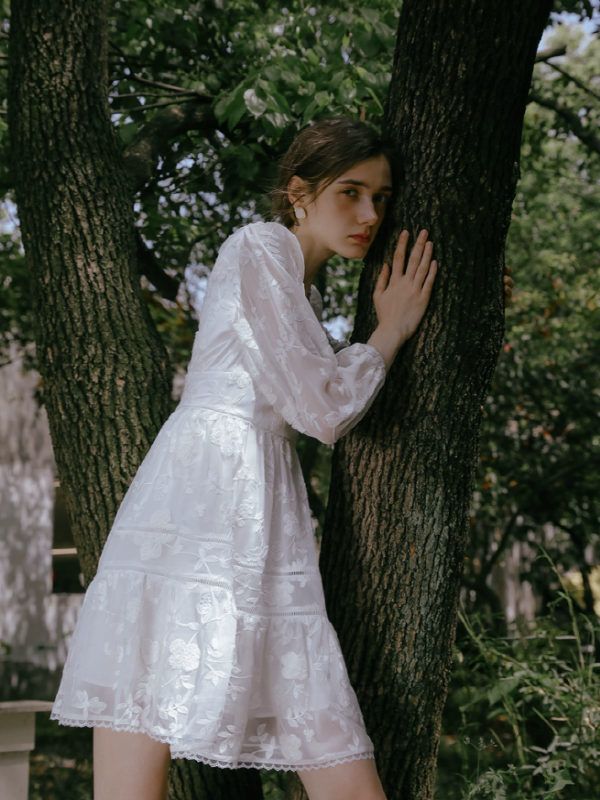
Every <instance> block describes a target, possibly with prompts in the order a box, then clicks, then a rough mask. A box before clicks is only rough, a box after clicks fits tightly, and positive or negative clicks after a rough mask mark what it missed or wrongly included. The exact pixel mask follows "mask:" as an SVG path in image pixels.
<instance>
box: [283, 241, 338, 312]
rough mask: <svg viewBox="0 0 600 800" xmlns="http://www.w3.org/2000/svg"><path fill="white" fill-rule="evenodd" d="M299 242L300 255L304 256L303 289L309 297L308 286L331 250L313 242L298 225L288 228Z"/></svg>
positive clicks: (329, 256) (325, 261)
mask: <svg viewBox="0 0 600 800" xmlns="http://www.w3.org/2000/svg"><path fill="white" fill-rule="evenodd" d="M289 230H290V233H293V234H294V236H295V237H296V239H298V242H299V244H300V249H301V250H302V255H303V256H304V291H305V292H306V296H307V297H310V288H311V286H312V283H313V281H314V279H315V278H316V276H317V273H318V272H319V270H320V269H321V267H322V266H323V264H326V263H327V261H328V260H329V259H330V258H331V256H332V255H333V251H332V250H329V249H327V248H325V247H323V246H322V245H320V244H318V243H317V242H315V240H314V239H313V238H312V236H310V234H308V233H307V232H306V231H304V230H302V228H301V227H300V226H299V225H294V226H293V227H292V228H290V229H289Z"/></svg>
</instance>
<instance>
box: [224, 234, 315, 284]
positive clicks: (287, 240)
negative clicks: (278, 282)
mask: <svg viewBox="0 0 600 800" xmlns="http://www.w3.org/2000/svg"><path fill="white" fill-rule="evenodd" d="M226 245H227V246H231V245H234V246H237V247H244V246H245V247H247V248H249V249H250V250H252V251H254V250H256V249H259V250H265V251H267V252H268V253H269V254H270V255H271V256H273V257H274V258H275V259H277V261H278V262H279V263H280V264H281V265H282V266H284V267H285V266H286V265H287V264H290V265H293V269H294V271H295V273H296V274H297V275H298V276H299V277H300V280H303V278H304V257H303V255H302V249H301V247H300V243H299V241H298V239H297V238H296V237H295V236H294V234H293V233H292V232H291V231H290V230H289V229H288V228H286V227H285V225H282V224H281V223H280V222H264V221H262V220H259V221H258V222H249V223H248V224H247V225H242V226H241V227H240V228H238V229H237V230H236V231H234V232H233V233H232V234H231V236H229V238H228V239H226V241H225V242H224V244H223V248H224V247H225V246H226Z"/></svg>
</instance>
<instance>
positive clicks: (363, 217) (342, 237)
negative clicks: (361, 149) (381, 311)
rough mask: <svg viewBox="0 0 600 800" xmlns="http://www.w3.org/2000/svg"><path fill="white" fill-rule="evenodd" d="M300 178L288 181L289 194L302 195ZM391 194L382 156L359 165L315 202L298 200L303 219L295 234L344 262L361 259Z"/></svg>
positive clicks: (301, 198)
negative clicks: (346, 259)
mask: <svg viewBox="0 0 600 800" xmlns="http://www.w3.org/2000/svg"><path fill="white" fill-rule="evenodd" d="M302 186H303V184H302V182H301V180H300V178H297V176H294V178H292V181H290V187H289V188H290V193H291V194H292V199H293V192H294V191H295V190H296V189H299V190H300V191H299V192H298V194H300V193H301V191H302ZM391 193H392V171H391V169H390V164H389V161H388V160H387V158H386V157H385V156H384V155H379V156H377V157H375V158H369V159H368V160H366V161H360V162H359V163H358V164H354V166H352V167H350V169H348V170H347V171H346V172H344V173H343V175H340V177H339V178H336V179H335V180H334V181H333V183H330V184H329V186H327V187H326V188H325V189H324V190H323V191H322V192H321V193H320V194H319V195H317V197H316V198H315V199H312V198H311V197H309V196H307V195H304V197H298V200H297V201H296V203H295V207H296V208H298V207H299V206H302V207H303V208H304V209H305V211H306V218H305V219H301V220H299V221H298V222H297V223H296V225H295V226H294V231H297V230H298V229H301V230H302V237H303V238H306V237H307V236H309V237H310V239H312V240H313V244H314V245H315V246H316V247H317V248H319V249H321V248H322V249H325V250H331V251H333V252H334V253H339V254H340V255H341V256H343V257H345V258H364V257H365V255H366V254H367V251H368V250H369V247H370V246H371V244H372V243H373V239H374V238H375V234H376V233H377V231H378V230H379V226H380V225H381V223H382V221H383V218H384V216H385V209H386V204H387V203H388V201H389V198H390V196H391Z"/></svg>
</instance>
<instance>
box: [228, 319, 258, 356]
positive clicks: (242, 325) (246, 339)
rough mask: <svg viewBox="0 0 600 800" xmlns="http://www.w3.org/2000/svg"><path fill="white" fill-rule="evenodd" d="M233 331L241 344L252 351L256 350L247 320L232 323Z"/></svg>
mask: <svg viewBox="0 0 600 800" xmlns="http://www.w3.org/2000/svg"><path fill="white" fill-rule="evenodd" d="M233 329H234V330H235V332H236V333H237V335H238V336H239V337H240V340H241V342H242V344H245V345H246V347H250V348H252V350H258V345H257V344H256V340H255V339H254V334H253V333H252V328H251V327H250V323H249V322H248V320H247V319H244V318H242V319H241V320H240V321H239V322H234V323H233Z"/></svg>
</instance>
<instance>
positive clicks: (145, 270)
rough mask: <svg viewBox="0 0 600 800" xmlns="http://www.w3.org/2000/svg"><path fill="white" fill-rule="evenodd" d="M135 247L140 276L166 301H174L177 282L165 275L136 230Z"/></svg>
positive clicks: (177, 287) (177, 286)
mask: <svg viewBox="0 0 600 800" xmlns="http://www.w3.org/2000/svg"><path fill="white" fill-rule="evenodd" d="M135 247H136V254H137V266H138V272H139V273H140V275H145V276H146V277H147V278H148V280H149V281H150V283H151V284H153V285H154V286H156V288H157V290H158V291H159V292H160V294H161V295H162V297H164V298H165V299H166V300H175V298H176V297H177V292H178V291H179V281H177V280H176V279H175V278H172V277H171V276H170V275H167V273H166V272H165V271H164V269H163V268H162V267H161V266H160V264H159V263H158V259H157V258H156V256H155V255H154V253H153V252H152V250H150V249H149V248H148V247H147V246H146V242H145V241H144V240H143V238H142V235H141V234H140V232H139V231H138V230H137V228H136V231H135Z"/></svg>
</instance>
